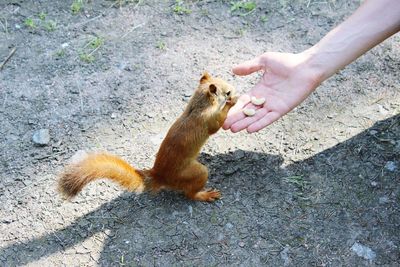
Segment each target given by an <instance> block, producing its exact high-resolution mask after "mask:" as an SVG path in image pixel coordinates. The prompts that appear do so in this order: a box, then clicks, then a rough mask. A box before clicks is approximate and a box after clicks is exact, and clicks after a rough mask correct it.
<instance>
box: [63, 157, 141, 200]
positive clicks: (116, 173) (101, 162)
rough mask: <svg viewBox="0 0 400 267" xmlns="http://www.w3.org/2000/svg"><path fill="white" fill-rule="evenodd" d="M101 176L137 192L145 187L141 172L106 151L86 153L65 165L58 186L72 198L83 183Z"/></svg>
mask: <svg viewBox="0 0 400 267" xmlns="http://www.w3.org/2000/svg"><path fill="white" fill-rule="evenodd" d="M101 178H107V179H110V180H112V181H115V182H117V183H119V184H120V185H121V186H122V187H124V188H126V189H127V190H129V191H133V192H135V193H137V194H140V193H142V192H143V191H144V189H145V183H144V179H145V177H144V174H143V172H141V171H138V170H136V169H135V168H133V167H132V166H131V165H129V164H128V163H127V162H125V161H124V160H122V159H121V158H119V157H117V156H113V155H110V154H106V153H93V154H86V155H85V157H84V158H83V159H81V160H79V161H77V162H74V163H72V164H70V165H69V166H67V167H66V168H65V170H64V172H63V173H62V174H61V177H60V180H59V183H58V188H59V191H60V192H61V194H63V195H64V196H65V197H66V198H72V197H74V196H76V195H77V194H78V193H79V192H80V191H81V190H82V188H83V187H84V186H85V185H87V184H88V183H90V182H91V181H94V180H96V179H101Z"/></svg>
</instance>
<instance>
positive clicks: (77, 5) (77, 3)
mask: <svg viewBox="0 0 400 267" xmlns="http://www.w3.org/2000/svg"><path fill="white" fill-rule="evenodd" d="M82 8H83V0H74V2H72V5H71V12H72V14H74V15H76V14H78V13H79V12H81V11H82Z"/></svg>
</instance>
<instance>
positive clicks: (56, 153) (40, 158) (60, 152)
mask: <svg viewBox="0 0 400 267" xmlns="http://www.w3.org/2000/svg"><path fill="white" fill-rule="evenodd" d="M65 153H67V151H66V150H63V151H59V152H55V153H52V154H48V155H45V156H41V157H36V158H34V160H42V159H47V158H54V157H55V156H59V155H62V154H65Z"/></svg>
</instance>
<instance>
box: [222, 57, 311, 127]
mask: <svg viewBox="0 0 400 267" xmlns="http://www.w3.org/2000/svg"><path fill="white" fill-rule="evenodd" d="M305 60H306V56H305V55H303V54H288V53H265V54H263V55H261V56H260V57H257V58H255V59H253V60H250V61H247V62H245V63H242V64H240V65H239V66H237V67H235V68H234V69H233V72H234V73H235V74H237V75H248V74H251V73H253V72H255V71H259V70H264V74H263V76H262V78H261V80H260V81H259V82H258V83H257V84H256V85H255V86H254V87H253V88H252V89H251V90H250V91H249V92H247V93H245V94H243V95H242V96H240V98H239V100H238V102H237V104H236V105H235V106H234V107H233V108H232V109H231V110H230V112H229V114H228V117H227V119H226V121H225V123H224V126H223V128H224V129H225V130H227V129H231V131H232V132H238V131H241V130H243V129H247V131H248V132H249V133H253V132H257V131H259V130H261V129H262V128H264V127H266V126H267V125H269V124H271V123H273V122H274V121H276V120H277V119H279V118H280V117H282V116H283V115H285V114H286V113H288V112H289V111H291V110H292V109H293V108H295V107H296V106H297V105H299V104H300V103H301V102H302V101H303V100H304V99H306V98H307V96H308V95H309V94H310V93H311V92H312V91H313V90H314V89H315V88H316V87H317V86H318V82H317V79H314V78H315V76H313V73H312V71H310V70H308V69H307V68H304V67H303V66H304V64H303V63H305ZM252 96H255V97H257V98H261V97H264V98H265V99H266V101H265V103H264V104H263V105H261V106H254V105H253V104H252V103H251V97H252ZM243 108H253V109H256V110H257V112H256V114H255V115H254V116H252V117H246V115H244V114H243V112H242V110H243Z"/></svg>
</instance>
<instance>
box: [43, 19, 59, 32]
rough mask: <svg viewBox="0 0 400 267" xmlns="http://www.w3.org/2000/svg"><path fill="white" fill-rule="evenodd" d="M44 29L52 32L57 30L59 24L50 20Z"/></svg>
mask: <svg viewBox="0 0 400 267" xmlns="http://www.w3.org/2000/svg"><path fill="white" fill-rule="evenodd" d="M44 28H45V29H46V30H47V31H49V32H52V31H54V30H55V29H56V28H57V23H56V22H55V21H54V20H48V21H46V23H45V24H44Z"/></svg>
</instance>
